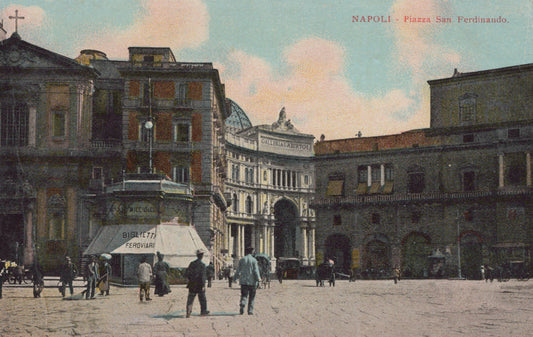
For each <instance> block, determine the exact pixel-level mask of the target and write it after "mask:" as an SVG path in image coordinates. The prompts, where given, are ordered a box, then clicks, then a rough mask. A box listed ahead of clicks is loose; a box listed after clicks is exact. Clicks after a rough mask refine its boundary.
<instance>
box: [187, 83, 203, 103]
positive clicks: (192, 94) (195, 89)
mask: <svg viewBox="0 0 533 337" xmlns="http://www.w3.org/2000/svg"><path fill="white" fill-rule="evenodd" d="M188 89H189V90H188V95H189V97H187V98H188V99H191V100H195V101H200V100H201V99H202V82H190V83H189V88H188Z"/></svg>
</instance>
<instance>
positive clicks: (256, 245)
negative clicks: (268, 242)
mask: <svg viewBox="0 0 533 337" xmlns="http://www.w3.org/2000/svg"><path fill="white" fill-rule="evenodd" d="M250 230H251V231H252V233H251V234H252V235H250V237H251V240H250V241H251V245H252V247H254V249H255V251H256V252H257V251H258V250H257V247H258V246H259V245H258V242H257V241H256V240H257V239H258V236H257V235H256V232H255V224H253V225H251V226H250Z"/></svg>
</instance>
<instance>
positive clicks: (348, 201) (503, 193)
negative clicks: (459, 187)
mask: <svg viewBox="0 0 533 337" xmlns="http://www.w3.org/2000/svg"><path fill="white" fill-rule="evenodd" d="M524 195H526V196H533V189H531V188H527V187H525V186H524V187H521V188H511V189H509V188H504V189H498V190H492V191H472V192H453V193H444V192H428V193H395V194H389V195H366V196H347V197H321V198H318V197H317V198H316V199H315V200H314V201H313V202H312V203H311V207H313V208H322V207H331V206H362V205H371V204H392V203H416V202H432V201H452V200H473V199H490V198H506V197H518V196H524Z"/></svg>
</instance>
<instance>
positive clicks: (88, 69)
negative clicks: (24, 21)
mask: <svg viewBox="0 0 533 337" xmlns="http://www.w3.org/2000/svg"><path fill="white" fill-rule="evenodd" d="M9 43H22V44H24V45H26V47H28V48H30V49H33V50H35V51H36V52H38V53H41V54H47V55H51V56H52V57H54V58H57V59H58V60H59V61H60V62H63V63H66V64H67V65H70V66H72V67H77V68H78V69H79V70H82V71H84V72H87V73H89V74H90V75H93V76H95V77H97V76H99V75H100V72H99V71H98V70H96V69H94V68H92V67H88V66H84V65H82V64H79V63H78V62H76V61H74V59H71V58H70V57H67V56H63V55H61V54H58V53H55V52H53V51H50V50H48V49H44V48H42V47H39V46H36V45H34V44H32V43H29V42H27V41H25V40H22V38H21V37H20V35H18V34H17V33H13V34H12V35H11V37H9V38H8V39H5V40H3V41H0V47H1V46H3V45H8V44H9Z"/></svg>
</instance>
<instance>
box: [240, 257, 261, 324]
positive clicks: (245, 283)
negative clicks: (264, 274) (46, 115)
mask: <svg viewBox="0 0 533 337" xmlns="http://www.w3.org/2000/svg"><path fill="white" fill-rule="evenodd" d="M253 252H254V249H253V248H252V247H248V248H246V250H245V253H246V256H245V257H243V258H242V259H241V260H240V261H239V266H238V267H237V272H236V273H235V277H234V279H235V280H240V284H241V302H240V310H239V313H240V314H241V315H242V314H244V307H245V306H246V301H247V300H248V315H253V314H254V301H255V291H256V290H257V287H258V286H259V281H260V280H261V274H259V266H258V264H257V260H256V259H255V258H254V257H253V256H252V254H253ZM248 296H249V298H248Z"/></svg>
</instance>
